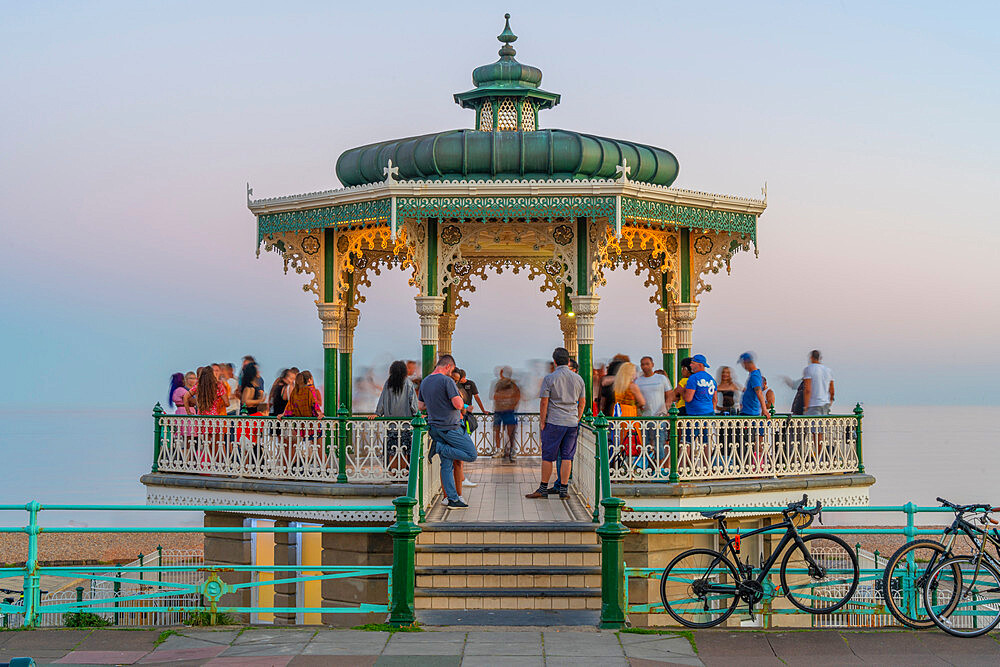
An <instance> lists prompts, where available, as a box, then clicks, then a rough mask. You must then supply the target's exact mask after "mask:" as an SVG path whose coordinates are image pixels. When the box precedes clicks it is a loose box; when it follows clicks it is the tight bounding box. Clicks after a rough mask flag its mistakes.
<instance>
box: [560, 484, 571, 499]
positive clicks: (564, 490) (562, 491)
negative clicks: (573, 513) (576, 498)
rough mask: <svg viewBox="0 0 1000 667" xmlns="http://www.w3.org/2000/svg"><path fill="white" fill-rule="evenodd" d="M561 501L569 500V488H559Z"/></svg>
mask: <svg viewBox="0 0 1000 667" xmlns="http://www.w3.org/2000/svg"><path fill="white" fill-rule="evenodd" d="M559 500H569V489H568V488H567V487H565V486H560V487H559Z"/></svg>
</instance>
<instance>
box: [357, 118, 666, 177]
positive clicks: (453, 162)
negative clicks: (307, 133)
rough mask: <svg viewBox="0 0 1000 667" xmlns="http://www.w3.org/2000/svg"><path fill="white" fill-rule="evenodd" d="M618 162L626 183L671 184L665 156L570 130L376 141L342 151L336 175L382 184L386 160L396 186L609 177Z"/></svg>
mask: <svg viewBox="0 0 1000 667" xmlns="http://www.w3.org/2000/svg"><path fill="white" fill-rule="evenodd" d="M623 159H624V160H627V161H628V165H629V168H630V170H631V173H630V175H629V180H631V181H639V182H642V183H651V184H654V185H670V184H671V183H673V182H674V180H675V179H676V178H677V172H678V169H679V165H678V163H677V158H675V157H674V155H673V154H672V153H670V151H667V150H664V149H662V148H656V147H655V146H647V145H645V144H638V143H634V142H631V141H623V140H621V139H609V138H607V137H598V136H595V135H592V134H583V133H580V132H571V131H568V130H538V131H536V132H481V131H478V130H447V131H445V132H436V133H434V134H425V135H422V136H418V137H407V138H405V139H396V140H393V141H382V142H379V143H375V144H369V145H367V146H359V147H358V148H352V149H350V150H347V151H345V152H344V153H343V154H342V155H341V156H340V158H339V159H338V160H337V177H338V178H339V179H340V182H341V183H343V184H344V185H345V186H352V185H362V184H365V183H380V182H382V181H384V180H385V174H384V172H383V171H382V170H383V168H384V167H385V166H386V165H387V164H388V162H389V160H392V164H393V165H394V166H396V167H399V174H398V178H400V179H401V180H407V179H423V180H463V181H465V180H490V179H492V180H515V179H536V180H537V179H592V178H615V176H616V169H615V168H616V167H617V166H618V165H620V164H621V163H622V160H623Z"/></svg>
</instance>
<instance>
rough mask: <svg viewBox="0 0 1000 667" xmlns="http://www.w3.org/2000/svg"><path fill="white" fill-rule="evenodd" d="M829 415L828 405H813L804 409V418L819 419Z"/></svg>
mask: <svg viewBox="0 0 1000 667" xmlns="http://www.w3.org/2000/svg"><path fill="white" fill-rule="evenodd" d="M828 414H830V404H829V403H824V404H823V405H814V406H812V407H811V408H806V415H805V416H806V417H821V416H823V415H828Z"/></svg>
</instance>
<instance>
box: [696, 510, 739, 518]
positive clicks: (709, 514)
mask: <svg viewBox="0 0 1000 667" xmlns="http://www.w3.org/2000/svg"><path fill="white" fill-rule="evenodd" d="M732 511H733V508H732V507H726V508H724V509H721V510H712V511H711V512H701V515H702V516H703V517H705V518H706V519H714V518H716V517H718V516H719V515H721V514H725V513H726V512H732Z"/></svg>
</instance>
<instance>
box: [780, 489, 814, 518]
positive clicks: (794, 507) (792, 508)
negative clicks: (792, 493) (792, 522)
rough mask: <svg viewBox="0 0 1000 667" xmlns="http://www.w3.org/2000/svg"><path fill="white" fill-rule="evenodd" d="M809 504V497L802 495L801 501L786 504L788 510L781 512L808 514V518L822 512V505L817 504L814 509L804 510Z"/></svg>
mask: <svg viewBox="0 0 1000 667" xmlns="http://www.w3.org/2000/svg"><path fill="white" fill-rule="evenodd" d="M808 504H809V496H807V495H805V494H803V495H802V500H796V501H795V502H794V503H788V508H787V509H786V510H785V511H784V512H782V513H783V514H789V513H792V512H794V513H796V514H808V515H810V516H816V515H817V514H820V513H821V512H822V511H823V503H821V502H817V503H816V507H814V508H813V509H806V505H808Z"/></svg>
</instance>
